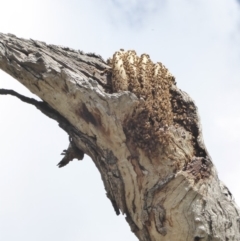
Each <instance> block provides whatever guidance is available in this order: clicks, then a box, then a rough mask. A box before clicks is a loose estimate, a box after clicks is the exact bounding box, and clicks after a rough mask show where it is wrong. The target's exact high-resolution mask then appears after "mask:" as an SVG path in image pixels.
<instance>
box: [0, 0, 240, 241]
mask: <svg viewBox="0 0 240 241" xmlns="http://www.w3.org/2000/svg"><path fill="white" fill-rule="evenodd" d="M0 6H1V14H0V32H2V33H12V34H15V35H17V36H18V37H23V38H27V39H28V38H32V39H36V40H41V41H45V42H47V43H48V44H58V45H64V46H68V47H71V48H75V49H80V50H83V51H84V52H96V53H97V54H101V55H102V56H103V58H105V59H107V58H108V57H110V56H112V54H113V53H114V52H115V51H116V50H119V49H120V48H124V49H126V50H127V49H135V50H136V51H137V53H138V54H142V53H148V54H149V55H150V57H151V58H152V60H153V61H154V62H157V61H160V62H162V63H163V64H164V65H165V66H166V67H167V68H169V70H170V72H171V73H172V74H173V75H174V76H175V77H176V81H177V85H178V87H179V88H180V89H182V90H184V91H186V92H187V93H189V94H190V96H191V97H192V98H193V99H194V100H195V103H196V105H197V106H198V108H199V113H200V116H201V120H202V127H203V135H204V140H205V144H206V146H207V149H208V151H209V153H210V155H211V157H212V160H213V163H214V164H215V165H216V168H217V170H218V173H219V177H220V179H221V180H222V181H223V182H224V183H225V184H226V185H227V186H228V188H229V189H230V191H231V192H232V194H233V196H234V197H235V200H236V202H237V204H238V205H240V187H239V183H240V177H239V172H240V160H239V156H240V108H239V104H240V1H237V0H212V1H209V0H195V1H189V0H179V1H174V0H148V1H143V0H138V1H137V0H105V1H100V0H68V1H66V0H58V1H56V0H52V1H47V0H42V1H36V0H31V1H30V0H21V1H19V0H8V1H2V3H1V5H0ZM0 88H8V89H14V90H15V91H18V92H19V93H21V94H25V95H27V96H31V97H33V95H32V94H30V93H29V92H28V90H26V89H25V88H24V87H23V86H21V85H20V84H19V83H18V82H17V81H16V80H14V79H12V78H11V77H9V76H8V75H6V74H5V73H3V72H2V71H0ZM0 144H1V145H0V146H1V149H0V150H1V152H0V240H6V241H16V240H18V241H32V240H34V241H43V240H44V241H50V240H51V241H52V240H58V241H65V240H67V241H79V240H84V241H93V240H94V241H95V240H105V241H110V240H115V241H120V240H121V241H122V240H128V241H136V240H137V238H136V237H135V236H134V235H133V234H132V233H131V231H130V228H129V226H128V224H127V223H126V222H125V220H124V217H123V216H121V215H120V216H116V215H115V212H114V210H113V208H112V206H111V203H110V201H109V200H108V199H107V198H106V194H105V193H106V192H105V190H104V188H103V184H102V181H101V178H100V175H99V173H98V172H97V169H96V167H95V166H94V164H93V163H92V161H91V159H90V158H88V157H85V159H84V160H83V161H81V162H78V161H74V162H71V163H70V164H69V165H68V166H66V167H65V168H62V169H59V168H57V167H56V164H57V163H58V162H59V161H60V160H61V158H62V156H60V153H61V152H62V150H63V149H65V148H67V146H68V137H67V135H66V134H65V133H64V132H63V131H62V130H61V129H60V128H59V127H58V125H57V123H56V122H54V121H53V120H50V119H49V118H47V117H45V116H44V115H43V114H41V113H40V112H39V111H38V110H37V109H35V108H34V107H32V106H29V105H27V104H25V103H22V102H20V101H19V100H17V99H16V98H14V97H8V96H0Z"/></svg>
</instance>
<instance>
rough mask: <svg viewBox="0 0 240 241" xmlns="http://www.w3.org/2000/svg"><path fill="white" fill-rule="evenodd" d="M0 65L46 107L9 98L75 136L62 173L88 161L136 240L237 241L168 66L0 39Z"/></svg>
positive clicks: (237, 229) (225, 197)
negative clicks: (76, 162) (68, 166)
mask: <svg viewBox="0 0 240 241" xmlns="http://www.w3.org/2000/svg"><path fill="white" fill-rule="evenodd" d="M0 68H1V69H2V70H4V71H5V72H6V73H8V74H10V75H11V76H13V77H14V78H15V79H17V80H18V81H19V82H21V83H22V84H23V85H25V86H26V87H27V88H28V89H29V90H30V91H31V92H33V93H34V94H36V95H37V96H39V97H40V98H41V99H42V100H43V102H36V101H35V100H33V99H30V98H29V99H28V98H27V99H26V97H25V98H23V97H22V96H21V95H19V94H17V93H15V92H12V91H6V90H5V93H6V92H8V93H9V94H12V95H15V96H16V97H18V98H20V99H21V100H24V101H25V102H28V103H31V104H33V103H34V105H35V106H36V107H37V106H38V107H39V106H41V107H40V108H39V109H40V110H41V111H42V112H43V113H44V114H46V115H47V116H50V117H51V118H53V119H55V120H56V121H58V123H59V125H60V127H61V128H63V129H64V130H65V131H66V132H67V133H68V134H69V136H70V138H71V145H70V147H69V149H68V150H67V151H66V156H65V160H63V163H62V164H61V162H60V164H59V166H62V165H64V164H65V163H66V162H67V163H68V162H69V161H71V160H72V158H73V157H78V158H79V159H81V158H82V157H83V153H86V154H87V155H89V156H90V157H91V158H92V160H93V161H94V163H95V164H96V166H97V168H98V170H99V172H100V174H101V177H102V180H103V182H104V186H105V189H106V192H107V197H108V198H109V199H110V200H111V202H112V204H113V207H114V210H115V212H116V213H117V214H119V213H120V212H119V210H120V211H121V212H122V213H123V214H125V215H126V220H127V222H128V223H129V225H130V227H131V230H132V231H133V232H134V233H135V235H136V236H137V237H138V238H139V240H141V241H149V240H151V241H153V240H163V241H166V240H183V241H186V240H187V241H188V240H189V241H190V240H191V241H192V240H194V241H197V240H234V241H235V240H236V241H237V240H238V241H239V240H240V218H239V217H240V215H239V214H240V211H239V209H238V207H236V205H235V202H234V201H233V199H232V196H231V194H230V192H229V191H228V189H227V188H226V187H225V186H224V185H223V184H222V183H221V182H220V181H219V179H218V176H217V173H216V170H215V167H214V165H213V163H212V161H211V158H210V156H209V154H208V152H207V150H206V147H205V145H204V142H203V138H202V131H201V125H200V120H199V116H198V111H197V107H196V106H195V104H194V102H193V100H192V99H191V98H190V97H189V96H188V95H187V94H186V93H185V92H183V91H181V90H180V89H178V88H177V86H176V83H175V78H174V77H173V76H172V75H171V74H170V73H169V71H168V70H167V69H166V68H165V66H163V65H162V64H161V63H156V64H154V63H152V62H151V60H150V58H149V56H148V55H146V54H145V55H142V56H141V57H138V56H137V55H136V53H135V52H134V51H123V50H121V51H118V52H116V53H115V54H114V56H113V58H112V59H110V60H109V61H108V63H106V62H105V61H104V60H103V59H102V58H101V57H100V56H98V55H96V54H84V53H83V52H82V51H76V50H73V49H70V48H66V47H60V46H55V45H47V44H46V43H43V42H40V41H35V40H25V39H20V38H17V37H16V36H14V35H4V34H0ZM0 93H2V94H4V91H3V90H1V91H0ZM38 107H37V108H38ZM41 108H42V109H41ZM45 108H46V109H45ZM72 148H73V149H74V150H73V149H72ZM71 149H72V150H71ZM76 150H77V151H76Z"/></svg>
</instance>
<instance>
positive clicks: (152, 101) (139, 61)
mask: <svg viewBox="0 0 240 241" xmlns="http://www.w3.org/2000/svg"><path fill="white" fill-rule="evenodd" d="M108 63H109V65H110V66H111V69H112V71H111V72H112V89H113V92H120V91H127V90H128V91H131V92H132V93H134V94H135V95H136V96H137V97H138V98H139V99H142V100H143V101H141V102H140V103H139V105H138V106H137V108H136V109H135V110H134V112H133V114H132V116H131V117H128V118H127V119H126V121H125V123H124V127H125V128H124V129H125V130H124V131H125V134H126V136H127V138H129V139H130V140H131V141H132V142H133V143H135V145H136V146H138V147H139V148H141V149H143V150H145V151H146V152H147V153H148V154H154V152H155V151H156V149H157V145H159V144H162V145H166V144H167V142H168V140H169V138H170V136H169V132H168V127H169V126H170V125H172V124H173V112H172V107H171V95H170V91H169V89H170V87H171V86H172V85H173V84H175V79H174V77H173V76H172V75H171V74H170V73H169V71H168V69H167V68H166V67H165V66H164V65H163V64H162V63H160V62H158V63H156V64H154V63H153V62H152V61H151V59H150V57H149V55H147V54H142V55H141V56H140V57H139V56H137V54H136V52H135V51H133V50H130V51H124V50H120V51H117V52H116V53H115V54H114V55H113V58H112V59H109V60H108Z"/></svg>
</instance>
